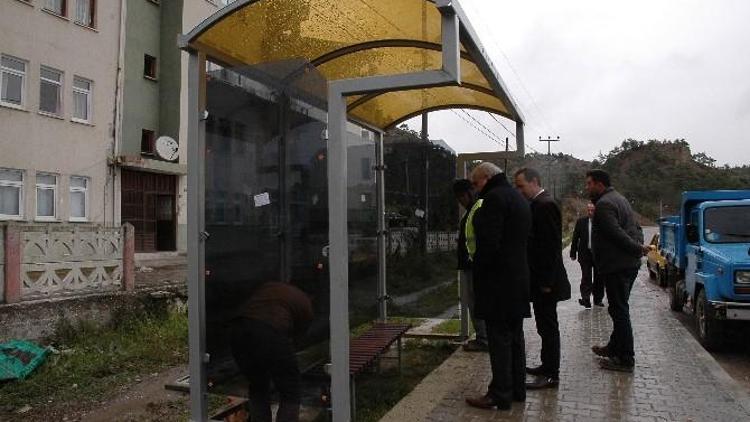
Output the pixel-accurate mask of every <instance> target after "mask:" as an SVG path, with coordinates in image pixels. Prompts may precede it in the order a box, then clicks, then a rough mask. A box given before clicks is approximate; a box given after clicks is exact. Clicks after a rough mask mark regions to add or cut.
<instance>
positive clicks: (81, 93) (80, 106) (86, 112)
mask: <svg viewBox="0 0 750 422" xmlns="http://www.w3.org/2000/svg"><path fill="white" fill-rule="evenodd" d="M92 85H93V84H92V82H91V81H89V80H87V79H83V78H79V77H77V76H76V77H75V78H73V120H76V121H80V122H85V123H89V122H91V88H92Z"/></svg>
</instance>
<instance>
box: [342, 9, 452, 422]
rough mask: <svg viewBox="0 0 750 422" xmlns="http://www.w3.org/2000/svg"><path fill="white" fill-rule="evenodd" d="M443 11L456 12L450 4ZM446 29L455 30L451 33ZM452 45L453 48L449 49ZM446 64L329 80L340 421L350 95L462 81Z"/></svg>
mask: <svg viewBox="0 0 750 422" xmlns="http://www.w3.org/2000/svg"><path fill="white" fill-rule="evenodd" d="M441 3H445V1H444V0H441ZM441 11H442V12H443V15H444V16H445V15H448V16H454V17H455V14H453V13H452V11H451V9H450V8H443V9H441ZM442 31H443V34H444V35H443V40H449V41H451V42H452V44H450V45H443V56H446V54H447V55H449V56H454V55H455V56H456V57H459V54H460V44H459V42H458V36H457V34H458V19H455V18H454V19H443V20H442ZM446 32H448V33H450V34H453V35H446ZM446 50H447V52H446ZM442 67H443V70H435V71H426V72H415V73H405V74H400V75H388V76H372V77H368V78H358V79H342V80H338V81H331V82H329V84H328V134H329V139H328V221H329V224H328V239H329V242H330V255H329V266H330V267H329V268H330V277H331V281H330V294H331V311H330V312H331V314H330V323H331V364H332V365H331V408H332V411H333V421H334V422H348V421H350V420H352V419H354V417H355V415H353V413H352V411H353V406H352V400H353V397H352V394H351V393H352V392H351V390H350V382H351V379H350V377H349V276H348V273H349V238H348V227H347V222H348V218H347V211H348V206H347V204H348V198H347V142H346V139H347V133H346V125H347V108H346V97H347V96H350V95H359V94H369V93H372V92H379V91H399V90H412V89H421V88H429V87H435V86H449V85H458V84H460V80H461V79H460V78H461V70H460V67H459V66H458V60H455V61H449V62H447V63H443V66H442Z"/></svg>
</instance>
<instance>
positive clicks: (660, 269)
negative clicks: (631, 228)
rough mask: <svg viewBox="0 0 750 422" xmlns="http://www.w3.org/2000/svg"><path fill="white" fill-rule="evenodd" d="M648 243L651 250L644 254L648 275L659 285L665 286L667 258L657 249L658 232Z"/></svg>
mask: <svg viewBox="0 0 750 422" xmlns="http://www.w3.org/2000/svg"><path fill="white" fill-rule="evenodd" d="M649 245H650V246H651V251H649V253H648V255H646V266H647V267H648V275H649V276H650V277H651V279H652V280H656V282H657V284H659V286H661V287H665V286H666V285H667V270H666V268H667V260H666V259H665V258H664V257H663V256H662V254H661V252H660V251H659V246H660V245H659V233H657V234H655V235H654V237H652V238H651V243H650V244H649Z"/></svg>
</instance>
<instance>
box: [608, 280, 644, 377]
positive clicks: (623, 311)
mask: <svg viewBox="0 0 750 422" xmlns="http://www.w3.org/2000/svg"><path fill="white" fill-rule="evenodd" d="M637 276H638V269H637V268H635V269H632V270H625V271H620V272H616V273H611V274H601V275H600V277H601V278H602V279H603V280H604V287H605V288H606V289H607V298H608V301H609V316H610V317H611V318H612V334H611V335H610V336H609V343H608V344H607V349H608V350H609V352H610V356H614V357H618V358H620V359H622V360H623V361H624V362H625V363H627V364H633V363H634V362H635V359H634V357H635V352H634V351H633V326H632V325H631V323H630V305H629V304H628V301H629V300H630V291H631V290H632V289H633V284H634V283H635V279H636V277H637Z"/></svg>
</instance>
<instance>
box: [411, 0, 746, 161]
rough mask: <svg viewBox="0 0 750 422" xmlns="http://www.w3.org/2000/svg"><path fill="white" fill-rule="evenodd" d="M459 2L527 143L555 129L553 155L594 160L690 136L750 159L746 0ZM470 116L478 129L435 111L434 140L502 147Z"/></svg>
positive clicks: (706, 148)
mask: <svg viewBox="0 0 750 422" xmlns="http://www.w3.org/2000/svg"><path fill="white" fill-rule="evenodd" d="M461 4H462V6H463V7H464V9H465V10H466V12H467V14H469V16H470V19H471V21H472V24H473V26H474V28H475V30H476V31H477V32H478V34H479V37H480V38H481V39H480V41H481V42H482V44H483V45H484V47H485V49H486V50H488V52H489V55H490V58H491V60H492V62H493V63H494V65H495V67H496V68H497V69H498V71H499V72H500V74H501V77H502V78H503V79H504V81H505V83H506V84H507V85H508V87H509V90H510V91H511V95H512V96H513V97H514V98H515V100H516V102H517V103H518V104H519V105H520V107H521V110H522V112H523V113H524V115H525V117H526V121H527V126H526V143H527V145H528V146H529V147H530V148H533V149H536V150H539V151H543V152H546V144H542V143H540V142H539V136H542V137H545V138H546V137H547V136H552V137H557V136H560V139H561V142H560V143H558V144H553V152H556V151H557V152H559V151H562V152H565V153H571V154H573V155H575V156H577V157H579V158H584V159H589V160H590V159H592V158H594V157H595V156H596V155H597V154H598V153H599V152H600V151H602V152H607V151H609V150H611V149H612V148H613V147H614V146H616V145H619V144H620V143H621V142H622V141H623V140H624V139H626V138H635V139H638V140H647V139H653V138H655V139H674V138H685V139H686V140H687V141H688V142H689V143H690V145H691V147H692V149H693V153H696V152H706V153H707V154H708V155H710V156H712V157H714V158H715V159H716V160H717V161H718V164H724V163H729V164H732V165H741V164H750V1H747V0H712V1H709V0H702V1H699V0H679V1H678V0H669V1H665V0H649V1H645V0H630V1H627V2H611V1H601V0H566V1H559V0H556V1H555V0H528V1H506V0H463V1H461ZM470 113H471V115H472V117H474V118H475V119H477V120H478V121H480V122H481V125H479V124H478V123H476V122H475V121H473V120H471V119H470V118H469V117H468V116H466V115H465V114H464V113H463V112H454V111H442V112H438V113H432V114H431V115H430V116H431V119H430V131H429V134H430V137H432V138H443V139H445V140H446V141H447V142H448V143H449V144H450V145H451V146H452V147H454V149H456V150H458V151H460V152H468V151H482V150H497V149H498V148H501V146H499V145H498V144H497V142H495V141H493V140H491V139H490V137H489V136H486V135H483V134H481V133H480V131H479V130H477V129H475V128H474V127H472V125H473V126H475V127H477V128H479V129H480V130H481V131H487V129H489V130H491V131H492V133H493V134H494V136H496V137H498V138H500V139H503V140H504V138H505V137H506V136H511V135H508V133H507V132H506V130H505V129H503V128H502V127H501V126H500V125H499V124H498V123H497V122H496V121H495V120H493V119H492V118H491V117H490V116H489V115H487V114H486V113H482V112H473V111H472V112H470ZM502 120H503V119H501V121H502ZM504 123H505V126H506V127H507V128H508V129H510V130H511V131H513V130H514V129H515V128H514V125H513V124H512V122H509V121H507V120H506V121H504ZM409 124H410V125H411V126H412V127H413V128H415V129H417V130H418V128H419V122H418V121H415V120H412V121H410V122H409ZM482 126H485V127H486V129H485V128H483V127H482ZM513 145H514V141H513V138H512V137H511V149H513V148H514V146H513ZM502 147H503V148H504V146H502ZM527 150H528V149H527Z"/></svg>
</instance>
